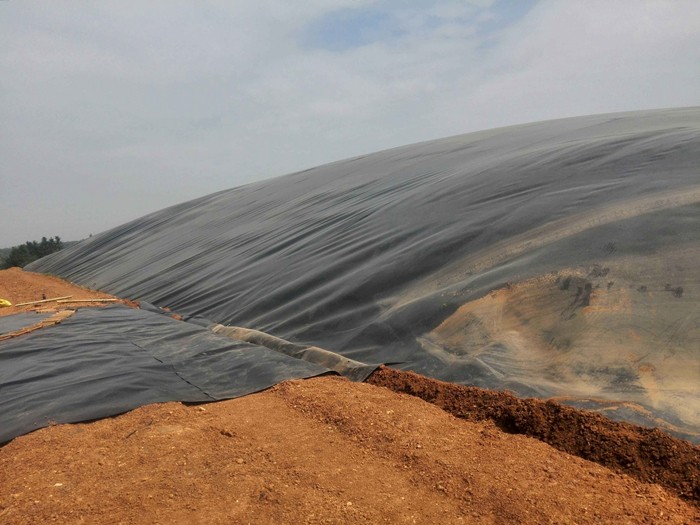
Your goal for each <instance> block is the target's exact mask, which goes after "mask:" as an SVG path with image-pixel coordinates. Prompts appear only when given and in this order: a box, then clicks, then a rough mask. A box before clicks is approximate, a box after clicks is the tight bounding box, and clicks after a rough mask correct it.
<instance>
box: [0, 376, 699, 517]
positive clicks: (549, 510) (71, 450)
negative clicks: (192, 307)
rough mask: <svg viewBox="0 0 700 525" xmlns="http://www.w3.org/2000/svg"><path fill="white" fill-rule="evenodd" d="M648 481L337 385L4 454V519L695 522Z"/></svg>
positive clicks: (147, 410) (164, 413) (115, 421)
mask: <svg viewBox="0 0 700 525" xmlns="http://www.w3.org/2000/svg"><path fill="white" fill-rule="evenodd" d="M699 520H700V513H699V512H698V510H697V509H695V508H693V507H692V506H690V505H688V504H687V503H686V502H683V501H682V500H680V499H679V498H678V497H676V496H674V495H673V494H670V493H669V492H667V491H666V490H664V489H663V488H661V487H660V486H658V485H654V484H645V483H641V482H640V481H638V480H635V479H633V478H631V477H629V476H626V475H623V474H619V473H616V472H613V471H612V470H609V469H607V468H605V467H602V466H600V465H597V464H595V463H592V462H589V461H585V460H583V459H580V458H577V457H573V456H570V455H568V454H565V453H562V452H559V451H557V450H555V449H554V448H552V447H550V446H549V445H546V444H544V443H542V442H540V441H538V440H536V439H532V438H528V437H525V436H519V435H511V434H507V433H504V432H502V431H501V430H499V429H498V428H497V427H496V426H495V425H494V424H493V423H488V422H480V423H473V422H469V421H464V420H462V419H458V418H455V417H453V416H451V415H450V414H448V413H447V412H445V411H444V410H441V409H439V408H438V407H436V406H434V405H431V404H429V403H426V402H424V401H422V400H420V399H417V398H415V397H412V396H408V395H400V394H395V393H393V392H390V391H389V390H387V389H384V388H378V387H375V386H373V385H369V384H358V383H350V382H349V381H347V380H345V379H340V378H336V377H323V378H316V379H312V380H307V381H292V382H288V383H283V384H281V385H278V386H277V387H275V388H272V389H270V390H268V391H266V392H262V393H259V394H254V395H250V396H246V397H243V398H238V399H233V400H230V401H224V402H219V403H212V404H208V405H200V406H184V405H182V404H179V403H166V404H161V405H151V406H147V407H142V408H140V409H137V410H134V411H133V412H130V413H128V414H125V415H122V416H119V417H115V418H110V419H104V420H101V421H97V422H93V423H89V424H78V425H59V426H55V427H51V428H46V429H43V430H39V431H37V432H34V433H32V434H29V435H27V436H23V437H20V438H17V439H15V440H14V441H12V442H10V443H9V444H8V445H6V446H5V447H3V448H2V449H0V522H2V523H12V524H25V523H212V524H214V523H307V524H310V523H479V524H481V523H483V524H486V523H488V524H511V523H513V524H516V523H517V524H520V523H527V524H543V523H578V524H587V523H591V524H592V523H615V524H624V523H628V524H638V523H688V524H690V523H698V522H699Z"/></svg>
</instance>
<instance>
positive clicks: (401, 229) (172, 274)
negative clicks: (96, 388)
mask: <svg viewBox="0 0 700 525" xmlns="http://www.w3.org/2000/svg"><path fill="white" fill-rule="evenodd" d="M698 166H700V109H699V108H687V109H678V110H659V111H646V112H636V113H626V114H615V115H597V116H590V117H579V118H573V119H563V120H557V121H551V122H541V123H535V124H527V125H521V126H515V127H510V128H502V129H495V130H489V131H484V132H479V133H472V134H468V135H464V136H459V137H451V138H447V139H442V140H437V141H432V142H426V143H421V144H415V145H411V146H406V147H402V148H396V149H392V150H387V151H384V152H380V153H375V154H372V155H367V156H363V157H357V158H353V159H348V160H344V161H340V162H335V163H333V164H328V165H326V166H321V167H318V168H314V169H310V170H307V171H304V172H300V173H295V174H292V175H288V176H285V177H280V178H277V179H273V180H268V181H263V182H260V183H256V184H251V185H248V186H244V187H240V188H235V189H232V190H228V191H223V192H220V193H216V194H214V195H210V196H207V197H203V198H200V199H196V200H193V201H190V202H187V203H184V204H181V205H178V206H174V207H171V208H168V209H165V210H162V211H159V212H156V213H153V214H151V215H148V216H146V217H143V218H140V219H137V220H135V221H132V222H130V223H128V224H125V225H123V226H120V227H117V228H114V229H112V230H110V231H108V232H105V233H103V234H101V235H96V236H94V237H93V238H91V239H88V240H86V241H84V242H82V243H81V244H79V245H77V246H74V247H72V248H69V249H66V250H63V251H61V252H58V253H56V254H52V255H51V256H49V257H46V258H44V259H42V260H40V261H37V262H35V263H33V264H32V265H31V269H32V270H35V271H42V272H49V273H53V274H58V275H61V276H63V277H65V278H67V279H70V280H72V281H75V282H78V283H80V284H83V285H87V286H91V287H94V288H99V289H102V290H105V291H108V292H110V293H113V294H117V295H120V296H124V297H128V298H131V299H145V300H148V301H150V302H153V303H154V304H156V305H158V306H168V307H171V308H172V309H173V310H175V311H178V312H180V313H183V314H187V315H193V316H199V317H203V318H207V319H209V320H211V321H213V322H216V323H221V324H225V325H236V326H240V327H246V328H250V329H255V330H261V331H263V332H265V333H267V334H271V335H274V336H277V337H281V338H283V339H285V340H287V341H290V342H293V343H299V344H304V345H313V346H318V347H321V348H326V349H328V350H331V351H333V352H339V353H341V354H342V355H344V356H345V357H348V358H350V359H355V360H358V361H361V362H401V363H403V365H401V366H403V367H404V368H409V369H412V370H416V371H418V372H421V373H424V374H426V375H429V376H433V377H437V378H440V379H444V380H448V381H453V382H460V383H466V384H473V385H477V386H482V387H487V388H501V389H509V390H512V391H514V392H516V393H517V394H520V395H526V396H540V397H557V398H559V399H561V400H563V401H565V402H571V403H576V402H579V401H582V400H585V402H589V401H591V400H593V401H596V400H599V401H601V402H602V403H603V405H602V408H603V409H604V410H605V413H606V414H608V415H610V416H611V417H616V415H618V416H620V417H622V418H625V419H628V420H629V419H631V420H633V421H635V422H638V423H643V424H644V423H646V424H653V425H658V424H661V425H662V426H664V425H665V428H667V429H670V430H672V431H676V432H678V433H681V434H682V433H683V432H688V433H690V434H694V435H696V436H697V435H700V396H699V395H698V388H697V385H698V384H699V383H700V355H699V354H698V348H700V327H699V326H698V311H699V306H698V305H699V299H698V297H699V295H698V294H699V293H700V275H699V274H700V272H699V270H698V268H699V267H698V264H697V261H698V260H700V172H699V171H698ZM621 407H625V410H624V411H623V410H618V409H620V408H621ZM630 407H633V408H632V409H630ZM620 414H623V415H620Z"/></svg>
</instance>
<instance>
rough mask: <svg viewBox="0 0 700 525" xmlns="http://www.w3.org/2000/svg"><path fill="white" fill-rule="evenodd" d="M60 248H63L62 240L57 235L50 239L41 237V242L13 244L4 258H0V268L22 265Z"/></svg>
mask: <svg viewBox="0 0 700 525" xmlns="http://www.w3.org/2000/svg"><path fill="white" fill-rule="evenodd" d="M61 249H63V242H62V241H61V238H60V237H59V236H58V235H57V236H56V237H52V238H50V239H47V238H46V237H42V238H41V242H36V241H27V242H25V243H24V244H20V245H19V246H13V247H12V249H11V250H10V253H9V254H8V255H7V256H5V258H4V260H0V268H12V267H13V266H19V267H24V266H26V265H27V264H29V263H30V262H32V261H36V260H37V259H41V258H42V257H45V256H46V255H49V254H50V253H54V252H57V251H59V250H61Z"/></svg>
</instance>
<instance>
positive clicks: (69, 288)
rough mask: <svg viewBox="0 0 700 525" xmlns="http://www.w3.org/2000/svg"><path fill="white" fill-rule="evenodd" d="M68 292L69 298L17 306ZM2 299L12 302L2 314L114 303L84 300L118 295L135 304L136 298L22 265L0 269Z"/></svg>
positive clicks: (121, 301)
mask: <svg viewBox="0 0 700 525" xmlns="http://www.w3.org/2000/svg"><path fill="white" fill-rule="evenodd" d="M66 296H71V297H70V299H69V300H68V301H69V302H63V303H58V302H56V301H50V302H44V303H39V304H32V305H26V306H15V305H17V304H20V303H26V302H29V301H41V300H43V299H44V298H46V299H52V298H56V297H66ZM0 299H6V300H8V301H10V302H11V303H12V306H10V307H3V308H0V316H4V315H13V314H17V313H21V312H30V311H37V312H55V311H59V310H66V309H76V308H88V307H96V306H104V305H105V304H112V303H111V302H110V303H102V302H99V301H95V302H85V301H87V300H89V299H96V300H99V299H110V300H112V299H115V300H116V301H117V302H120V303H122V304H126V305H128V306H134V307H135V306H136V303H134V302H133V301H128V300H125V299H118V298H116V297H114V296H113V295H109V294H107V293H103V292H98V291H95V290H89V289H87V288H83V287H82V286H78V285H76V284H72V283H69V282H66V281H64V280H62V279H59V278H58V277H53V276H50V275H44V274H40V273H33V272H25V271H24V270H22V269H21V268H10V269H8V270H0ZM70 301H78V302H70Z"/></svg>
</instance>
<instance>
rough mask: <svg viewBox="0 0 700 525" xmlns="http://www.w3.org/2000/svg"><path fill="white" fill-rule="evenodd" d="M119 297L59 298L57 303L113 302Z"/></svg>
mask: <svg viewBox="0 0 700 525" xmlns="http://www.w3.org/2000/svg"><path fill="white" fill-rule="evenodd" d="M118 300H119V299H99V298H96V299H61V300H60V301H56V302H57V303H113V302H115V301H118Z"/></svg>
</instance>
